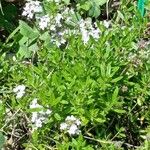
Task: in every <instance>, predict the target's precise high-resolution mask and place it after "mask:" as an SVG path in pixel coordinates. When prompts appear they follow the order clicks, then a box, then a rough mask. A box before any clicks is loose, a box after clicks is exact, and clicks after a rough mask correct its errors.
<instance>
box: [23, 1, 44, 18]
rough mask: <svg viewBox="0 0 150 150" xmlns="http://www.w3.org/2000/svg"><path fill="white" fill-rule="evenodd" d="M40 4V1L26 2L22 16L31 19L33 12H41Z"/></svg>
mask: <svg viewBox="0 0 150 150" xmlns="http://www.w3.org/2000/svg"><path fill="white" fill-rule="evenodd" d="M42 11H43V9H42V6H41V4H40V1H33V0H29V1H28V2H27V3H26V4H25V7H24V8H23V13H22V15H23V16H27V18H28V19H32V18H33V16H34V15H35V13H39V12H42Z"/></svg>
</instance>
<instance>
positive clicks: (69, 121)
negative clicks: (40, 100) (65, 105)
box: [60, 115, 81, 135]
mask: <svg viewBox="0 0 150 150" xmlns="http://www.w3.org/2000/svg"><path fill="white" fill-rule="evenodd" d="M80 125H81V122H80V120H79V119H77V118H76V117H74V116H73V115H71V116H68V117H67V118H66V119H65V122H63V123H61V124H60V130H62V131H65V132H67V133H69V134H70V135H75V134H79V133H80V132H81V131H80V130H79V126H80Z"/></svg>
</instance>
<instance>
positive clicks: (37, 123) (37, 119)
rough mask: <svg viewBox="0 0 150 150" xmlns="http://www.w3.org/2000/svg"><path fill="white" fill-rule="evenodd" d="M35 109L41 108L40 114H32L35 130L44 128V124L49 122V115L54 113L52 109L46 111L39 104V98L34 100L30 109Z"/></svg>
mask: <svg viewBox="0 0 150 150" xmlns="http://www.w3.org/2000/svg"><path fill="white" fill-rule="evenodd" d="M35 108H40V109H41V110H40V111H38V112H32V117H31V122H32V123H33V125H34V127H33V130H35V129H37V128H40V127H42V124H43V123H45V122H46V121H47V118H48V115H50V114H51V113H52V111H51V110H50V109H47V110H46V111H44V107H43V106H42V105H39V104H38V102H37V98H34V99H33V101H32V102H31V104H30V109H35Z"/></svg>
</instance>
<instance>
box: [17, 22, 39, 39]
mask: <svg viewBox="0 0 150 150" xmlns="http://www.w3.org/2000/svg"><path fill="white" fill-rule="evenodd" d="M19 26H20V33H21V34H22V35H23V36H25V37H28V38H30V39H36V38H37V37H38V36H39V34H38V32H35V31H34V30H33V29H32V28H31V27H30V26H29V25H28V24H27V23H25V22H24V21H21V20H20V21H19Z"/></svg>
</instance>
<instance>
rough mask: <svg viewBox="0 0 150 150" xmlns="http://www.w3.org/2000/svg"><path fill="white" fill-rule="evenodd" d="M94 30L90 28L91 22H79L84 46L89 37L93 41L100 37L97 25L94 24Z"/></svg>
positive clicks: (88, 20)
mask: <svg viewBox="0 0 150 150" xmlns="http://www.w3.org/2000/svg"><path fill="white" fill-rule="evenodd" d="M94 25H95V28H94V27H93V26H92V21H91V20H90V19H87V20H83V19H81V21H80V22H79V26H80V31H81V34H82V40H83V42H84V44H87V42H88V41H89V39H90V36H92V37H93V38H94V39H95V40H97V39H98V38H99V36H100V30H99V28H98V27H97V24H96V23H94Z"/></svg>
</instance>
